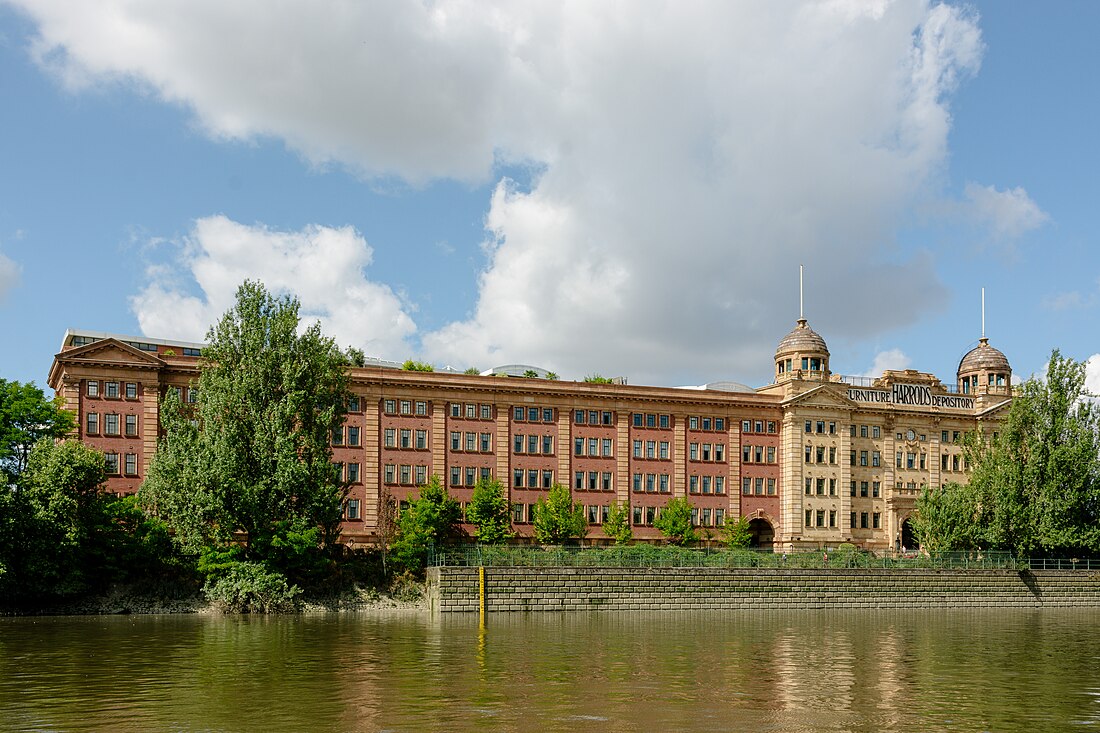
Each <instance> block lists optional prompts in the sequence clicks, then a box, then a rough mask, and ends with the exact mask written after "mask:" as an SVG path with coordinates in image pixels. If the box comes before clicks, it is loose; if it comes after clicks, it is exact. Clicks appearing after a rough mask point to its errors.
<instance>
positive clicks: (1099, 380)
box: [1085, 354, 1100, 397]
mask: <svg viewBox="0 0 1100 733" xmlns="http://www.w3.org/2000/svg"><path fill="white" fill-rule="evenodd" d="M1085 389H1087V390H1088V391H1089V392H1090V393H1091V394H1092V395H1093V396H1094V397H1100V354H1093V355H1092V356H1090V357H1089V358H1088V360H1087V361H1086V362H1085Z"/></svg>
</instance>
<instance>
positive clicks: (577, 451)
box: [573, 438, 584, 456]
mask: <svg viewBox="0 0 1100 733" xmlns="http://www.w3.org/2000/svg"><path fill="white" fill-rule="evenodd" d="M573 455H575V456H583V455H584V438H573Z"/></svg>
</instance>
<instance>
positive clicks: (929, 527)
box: [909, 481, 986, 552]
mask: <svg viewBox="0 0 1100 733" xmlns="http://www.w3.org/2000/svg"><path fill="white" fill-rule="evenodd" d="M976 489H977V486H970V485H966V484H959V483H956V482H954V481H952V482H951V483H948V484H944V485H943V486H942V487H940V488H934V487H926V488H925V490H924V491H923V492H921V495H920V496H919V497H917V506H916V511H915V512H913V514H912V516H911V517H910V519H909V523H910V524H911V525H912V527H913V534H914V535H915V536H916V538H917V541H918V542H920V546H921V547H922V548H923V549H924V550H927V551H928V552H958V551H963V550H974V549H978V548H980V547H983V546H985V544H986V537H985V530H984V528H983V526H982V525H983V522H984V521H985V519H986V517H984V516H983V512H982V505H981V501H980V500H979V498H978V495H977V491H976Z"/></svg>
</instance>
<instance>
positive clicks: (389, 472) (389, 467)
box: [382, 463, 396, 484]
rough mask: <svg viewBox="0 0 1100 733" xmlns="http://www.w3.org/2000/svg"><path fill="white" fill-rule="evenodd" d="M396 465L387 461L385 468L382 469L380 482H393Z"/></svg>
mask: <svg viewBox="0 0 1100 733" xmlns="http://www.w3.org/2000/svg"><path fill="white" fill-rule="evenodd" d="M395 471H396V467H395V466H394V465H393V464H392V463H387V464H386V467H385V469H384V470H383V471H382V482H383V483H387V484H392V483H394V475H395V473H394V472H395Z"/></svg>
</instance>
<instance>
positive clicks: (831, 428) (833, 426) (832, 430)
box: [829, 422, 836, 435]
mask: <svg viewBox="0 0 1100 733" xmlns="http://www.w3.org/2000/svg"><path fill="white" fill-rule="evenodd" d="M829 435H836V423H835V422H830V423H829Z"/></svg>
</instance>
